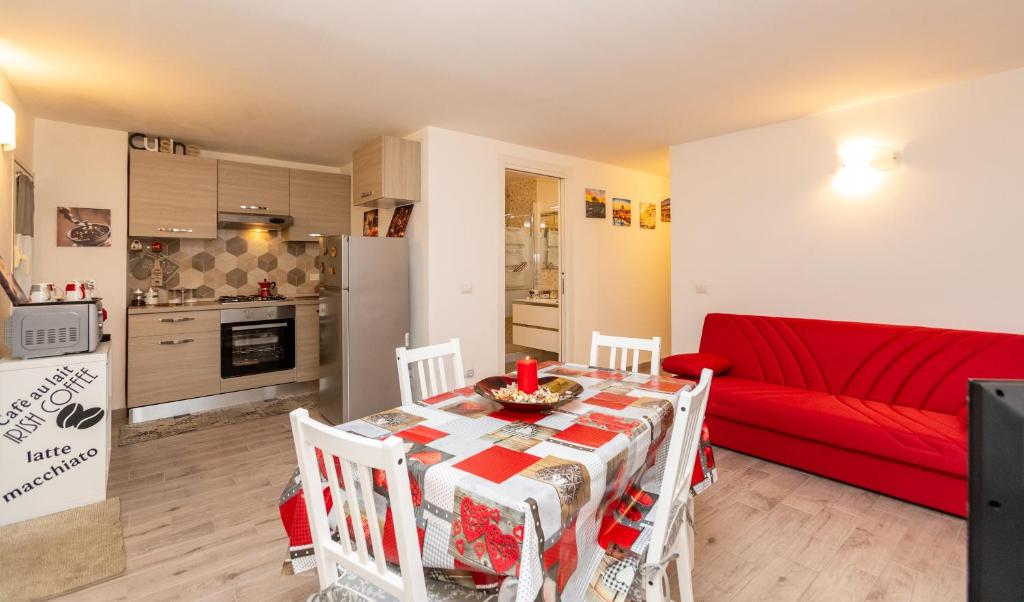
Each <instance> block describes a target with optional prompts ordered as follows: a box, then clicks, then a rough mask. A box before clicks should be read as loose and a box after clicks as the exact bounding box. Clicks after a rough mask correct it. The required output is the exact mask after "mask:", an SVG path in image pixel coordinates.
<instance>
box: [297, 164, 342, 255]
mask: <svg viewBox="0 0 1024 602" xmlns="http://www.w3.org/2000/svg"><path fill="white" fill-rule="evenodd" d="M289 189H290V197H291V216H292V219H294V220H295V222H294V223H293V224H292V225H291V226H289V227H288V229H287V230H285V231H284V234H283V236H284V238H285V239H286V240H301V241H313V240H316V238H317V237H319V236H329V235H336V236H337V235H341V234H348V233H349V224H350V223H351V221H352V178H350V177H349V176H345V175H342V174H336V173H324V172H319V171H306V170H302V169H293V170H291V175H290V181H289Z"/></svg>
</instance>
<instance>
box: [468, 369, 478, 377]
mask: <svg viewBox="0 0 1024 602" xmlns="http://www.w3.org/2000/svg"><path fill="white" fill-rule="evenodd" d="M475 374H476V370H474V369H472V368H470V369H469V370H466V378H473V375H475Z"/></svg>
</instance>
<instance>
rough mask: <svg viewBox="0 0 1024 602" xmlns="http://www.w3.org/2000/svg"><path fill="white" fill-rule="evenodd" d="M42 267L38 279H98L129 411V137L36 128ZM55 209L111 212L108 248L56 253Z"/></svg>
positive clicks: (70, 127)
mask: <svg viewBox="0 0 1024 602" xmlns="http://www.w3.org/2000/svg"><path fill="white" fill-rule="evenodd" d="M35 175H36V224H35V225H36V238H35V253H36V264H35V270H34V271H33V280H35V281H37V282H53V283H54V284H56V285H57V286H61V285H63V284H64V283H66V282H68V281H70V280H86V279H90V278H91V279H94V280H96V288H97V290H98V292H99V294H100V296H102V297H103V306H104V307H105V308H106V309H107V314H108V316H109V317H108V320H107V323H106V329H107V332H108V333H109V334H110V335H111V344H112V352H111V362H112V366H111V380H112V384H113V396H112V399H111V403H110V407H111V409H118V408H123V407H124V405H125V403H124V365H125V321H126V315H127V309H126V303H125V301H126V297H127V295H126V293H125V286H126V281H127V260H126V254H125V249H126V248H127V244H128V243H127V240H126V236H127V231H128V133H127V132H122V131H117V130H107V129H102V128H95V127H86V126H82V125H75V124H71V123H62V122H59V121H50V120H47V119H36V122H35ZM57 207H89V208H97V209H110V219H111V239H110V246H109V247H95V248H84V247H82V248H75V247H57Z"/></svg>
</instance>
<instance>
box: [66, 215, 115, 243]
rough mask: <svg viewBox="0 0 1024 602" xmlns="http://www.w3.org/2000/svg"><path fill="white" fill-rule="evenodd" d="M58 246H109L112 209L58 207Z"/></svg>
mask: <svg viewBox="0 0 1024 602" xmlns="http://www.w3.org/2000/svg"><path fill="white" fill-rule="evenodd" d="M57 246H58V247H109V246H110V209H87V208H85V207H57Z"/></svg>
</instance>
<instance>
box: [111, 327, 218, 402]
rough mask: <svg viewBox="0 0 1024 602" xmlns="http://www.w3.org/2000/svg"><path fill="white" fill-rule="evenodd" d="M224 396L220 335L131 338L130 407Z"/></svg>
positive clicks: (170, 335) (188, 334)
mask: <svg viewBox="0 0 1024 602" xmlns="http://www.w3.org/2000/svg"><path fill="white" fill-rule="evenodd" d="M215 393H220V331H219V330H209V331H206V332H188V333H181V334H166V335H157V336H140V337H129V338H128V406H129V407H139V406H146V405H151V404H154V403H163V402H165V401H176V400H179V399H189V398H192V397H202V396H204V395H213V394H215Z"/></svg>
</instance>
